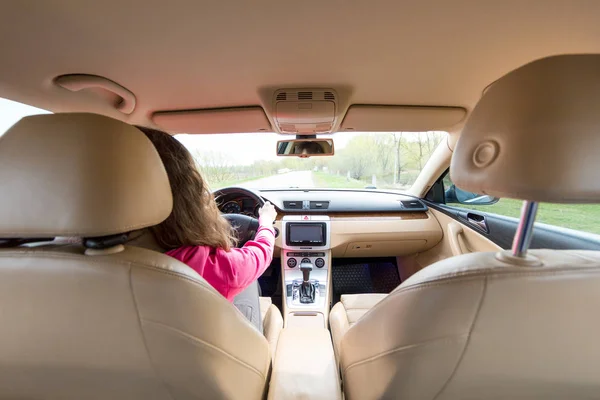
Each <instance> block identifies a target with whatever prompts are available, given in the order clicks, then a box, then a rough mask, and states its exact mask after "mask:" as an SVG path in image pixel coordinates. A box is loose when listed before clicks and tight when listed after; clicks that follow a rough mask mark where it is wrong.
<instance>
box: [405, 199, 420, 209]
mask: <svg viewBox="0 0 600 400" xmlns="http://www.w3.org/2000/svg"><path fill="white" fill-rule="evenodd" d="M400 203H402V207H403V208H406V209H422V208H423V204H422V203H421V202H420V201H419V200H402V201H400Z"/></svg>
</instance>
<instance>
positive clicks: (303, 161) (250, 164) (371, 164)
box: [175, 132, 446, 190]
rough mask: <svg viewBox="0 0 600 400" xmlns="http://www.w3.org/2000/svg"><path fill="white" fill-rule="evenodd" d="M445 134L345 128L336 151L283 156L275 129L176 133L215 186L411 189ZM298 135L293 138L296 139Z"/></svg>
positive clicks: (336, 141)
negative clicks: (314, 154)
mask: <svg viewBox="0 0 600 400" xmlns="http://www.w3.org/2000/svg"><path fill="white" fill-rule="evenodd" d="M445 135H446V133H445V132H394V133H390V132H385V133H375V132H368V133H366V132H339V133H335V134H333V135H319V138H333V141H334V146H335V150H334V151H335V154H334V155H333V156H327V157H310V158H297V157H277V156H276V155H275V151H276V143H277V141H278V140H283V139H289V138H290V137H289V136H284V135H278V134H275V133H265V132H261V133H243V134H242V133H235V134H214V135H188V134H181V135H176V136H175V137H176V138H177V139H178V140H179V141H180V142H181V143H183V144H184V145H185V146H186V147H187V148H188V150H190V152H191V153H192V155H193V156H194V158H195V159H196V161H197V163H198V167H199V168H200V170H201V171H202V174H203V176H204V178H205V179H206V180H207V181H208V183H209V185H210V187H211V188H212V189H219V188H222V187H226V186H242V187H247V188H254V189H279V188H348V189H356V188H361V189H364V188H371V189H375V188H377V189H396V190H405V189H408V188H410V186H411V185H412V184H413V182H414V181H415V179H416V178H417V176H418V175H419V173H420V172H421V169H422V168H423V166H424V165H425V163H426V162H427V160H428V159H429V157H430V156H431V154H432V153H433V151H434V150H435V148H436V147H437V145H438V144H439V142H440V141H441V140H442V138H443V137H445ZM291 139H293V136H292V137H291Z"/></svg>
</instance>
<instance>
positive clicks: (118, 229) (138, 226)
mask: <svg viewBox="0 0 600 400" xmlns="http://www.w3.org/2000/svg"><path fill="white" fill-rule="evenodd" d="M162 221H164V219H161V220H156V221H150V222H143V223H141V224H139V223H138V224H133V225H127V226H121V227H116V228H115V229H113V230H114V231H116V232H117V233H118V232H128V231H135V230H138V229H142V228H147V227H149V226H154V225H157V224H160V223H161V222H162ZM25 233H27V232H25ZM59 233H60V234H61V235H63V236H64V235H81V234H82V230H81V229H79V230H77V229H75V230H68V231H60V232H59ZM22 234H23V232H21V233H16V232H11V233H9V235H14V236H20V235H22ZM56 234H57V232H56V229H53V230H50V231H43V232H37V231H36V235H56ZM112 234H114V233H112ZM85 235H86V236H89V237H92V236H107V235H111V233H106V231H99V232H97V231H91V232H86V233H85ZM59 236H60V235H59Z"/></svg>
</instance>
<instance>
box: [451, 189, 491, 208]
mask: <svg viewBox="0 0 600 400" xmlns="http://www.w3.org/2000/svg"><path fill="white" fill-rule="evenodd" d="M445 196H446V203H460V204H466V205H472V206H483V205H490V204H494V203H497V202H498V200H499V199H498V198H497V197H493V196H488V195H485V194H477V193H472V192H467V191H466V190H462V189H460V188H457V187H456V186H454V184H452V185H450V187H449V188H448V189H446V192H445Z"/></svg>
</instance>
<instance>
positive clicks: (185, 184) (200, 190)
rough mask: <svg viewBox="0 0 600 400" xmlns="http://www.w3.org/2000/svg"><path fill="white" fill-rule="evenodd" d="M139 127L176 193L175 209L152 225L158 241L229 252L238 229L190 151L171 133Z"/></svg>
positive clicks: (167, 246)
mask: <svg viewBox="0 0 600 400" xmlns="http://www.w3.org/2000/svg"><path fill="white" fill-rule="evenodd" d="M137 128H138V129H140V130H141V131H142V132H144V133H145V134H146V136H147V137H148V139H150V141H151V142H152V143H153V144H154V147H156V150H157V151H158V154H159V156H160V159H161V160H162V162H163V164H164V165H165V170H166V171H167V176H168V177H169V182H170V184H171V192H172V193H173V211H172V212H171V214H170V215H169V217H168V218H167V219H166V220H164V221H163V222H162V223H160V224H159V225H156V226H154V227H152V228H151V230H152V233H153V234H154V236H155V238H156V241H157V242H158V244H159V245H160V246H161V247H163V248H165V249H175V248H179V247H183V246H210V247H215V248H221V249H224V250H225V251H229V250H230V249H231V247H232V246H235V244H236V239H235V231H234V230H233V228H232V227H231V225H230V224H229V222H227V220H225V219H224V218H223V216H222V215H221V212H220V211H219V209H218V207H217V203H216V202H215V198H214V196H213V194H212V192H211V191H210V189H209V187H208V185H207V184H206V182H205V181H204V179H202V175H200V172H199V171H198V168H197V166H196V162H195V161H194V158H193V157H192V155H191V154H190V152H189V151H188V150H187V149H186V148H185V146H183V144H181V143H180V142H179V141H178V140H177V139H175V138H174V137H173V136H171V135H169V134H168V133H165V132H161V131H159V130H156V129H151V128H146V127H142V126H138V127H137Z"/></svg>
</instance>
